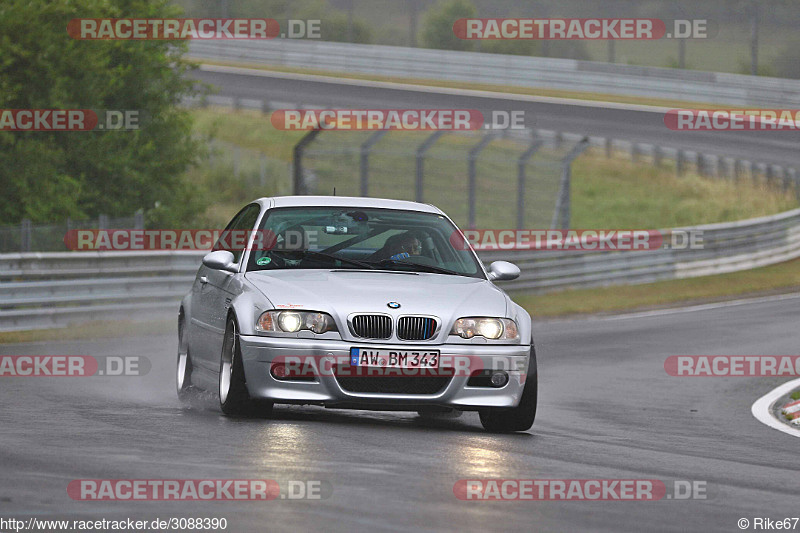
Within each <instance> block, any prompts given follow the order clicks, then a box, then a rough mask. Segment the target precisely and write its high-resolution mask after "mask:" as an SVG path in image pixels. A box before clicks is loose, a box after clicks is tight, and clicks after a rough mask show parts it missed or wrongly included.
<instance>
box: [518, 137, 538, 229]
mask: <svg viewBox="0 0 800 533" xmlns="http://www.w3.org/2000/svg"><path fill="white" fill-rule="evenodd" d="M542 144H544V141H542V140H541V139H534V140H533V141H531V145H530V146H529V147H528V149H527V150H525V152H523V153H522V155H521V156H519V160H518V161H517V229H525V165H527V164H528V160H529V159H530V158H531V157H533V154H535V153H536V151H537V150H538V149H539V148H540V147H541V146H542Z"/></svg>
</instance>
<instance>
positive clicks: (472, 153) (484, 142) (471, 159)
mask: <svg viewBox="0 0 800 533" xmlns="http://www.w3.org/2000/svg"><path fill="white" fill-rule="evenodd" d="M493 139H494V136H493V135H492V134H491V133H487V134H486V135H484V136H483V138H482V139H481V140H480V141H478V144H476V145H475V146H473V147H472V148H470V149H469V154H468V155H467V176H468V184H467V189H468V193H467V198H468V199H467V202H468V206H469V211H468V213H467V227H469V229H475V201H476V194H475V188H476V186H477V185H476V181H477V175H476V174H477V170H476V168H475V166H476V161H477V159H478V155H480V153H481V150H483V149H484V148H486V147H487V146H488V145H489V143H490V142H492V140H493Z"/></svg>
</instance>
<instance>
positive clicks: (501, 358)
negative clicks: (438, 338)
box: [239, 335, 536, 410]
mask: <svg viewBox="0 0 800 533" xmlns="http://www.w3.org/2000/svg"><path fill="white" fill-rule="evenodd" d="M239 343H240V347H241V354H242V362H243V364H244V370H245V378H246V380H247V389H248V392H249V393H250V396H251V397H252V398H257V399H265V400H270V401H273V402H275V403H295V404H318V405H324V406H328V407H342V408H354V409H357V408H363V409H392V410H404V409H407V410H416V409H420V408H424V407H429V406H437V407H450V408H455V409H461V410H476V409H479V408H483V407H516V406H517V404H518V403H519V400H520V398H521V396H522V390H523V388H524V386H525V380H526V376H527V373H528V369H529V365H530V364H531V362H530V348H531V347H530V346H528V345H511V346H508V345H489V344H485V345H477V344H476V345H472V344H440V345H425V346H419V345H418V346H414V345H398V344H385V345H384V344H374V343H358V342H351V341H341V340H318V339H306V338H303V339H297V338H277V337H261V336H253V335H241V336H240V339H239ZM351 347H374V348H381V349H385V348H389V349H391V348H396V349H403V350H410V349H426V350H430V349H435V350H438V351H439V352H440V353H441V359H442V360H445V359H447V358H469V360H470V361H473V362H474V363H475V364H476V365H480V367H481V368H483V369H492V370H504V371H505V372H506V373H507V374H508V382H507V383H506V384H505V385H504V386H503V387H498V388H494V387H486V386H468V385H467V381H468V380H469V372H463V371H461V372H455V375H454V376H453V377H452V378H450V379H449V382H447V384H446V386H444V387H443V388H442V389H441V390H439V391H437V392H436V393H434V394H399V393H385V392H353V391H352V390H346V389H345V388H343V387H342V384H341V383H340V382H339V379H337V376H335V375H333V373H332V372H326V371H322V372H319V374H318V375H317V376H316V377H315V379H314V381H284V380H279V379H276V378H275V377H274V376H273V375H272V374H271V373H270V367H271V364H272V363H273V362H275V361H284V360H286V358H287V357H296V356H303V357H309V358H313V359H314V360H316V361H319V362H324V361H326V360H327V361H329V362H333V361H338V362H340V361H342V360H343V359H348V358H349V356H350V348H351ZM533 364H534V365H535V364H536V363H535V361H534V362H533ZM532 370H533V371H535V366H534V368H533V369H532ZM361 379H373V378H371V377H363V378H361ZM397 379H425V378H397Z"/></svg>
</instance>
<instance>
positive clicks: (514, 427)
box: [480, 343, 539, 433]
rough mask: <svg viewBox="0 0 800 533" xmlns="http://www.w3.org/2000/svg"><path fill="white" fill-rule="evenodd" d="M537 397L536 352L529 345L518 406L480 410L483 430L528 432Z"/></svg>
mask: <svg viewBox="0 0 800 533" xmlns="http://www.w3.org/2000/svg"><path fill="white" fill-rule="evenodd" d="M538 396H539V373H538V372H537V371H536V351H535V350H534V348H533V343H531V361H530V364H529V367H528V375H527V377H526V378H525V387H524V388H523V389H522V398H520V400H519V405H517V406H516V407H511V408H496V407H490V408H488V409H483V410H481V411H480V417H481V424H482V425H483V428H484V429H485V430H487V431H492V432H495V433H511V432H514V431H527V430H529V429H530V428H531V426H533V421H534V420H535V419H536V404H537V401H538Z"/></svg>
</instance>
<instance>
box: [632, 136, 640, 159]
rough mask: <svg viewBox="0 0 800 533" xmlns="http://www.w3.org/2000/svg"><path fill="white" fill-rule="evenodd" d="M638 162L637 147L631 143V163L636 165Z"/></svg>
mask: <svg viewBox="0 0 800 533" xmlns="http://www.w3.org/2000/svg"><path fill="white" fill-rule="evenodd" d="M637 161H639V146H638V145H637V144H636V143H635V142H633V141H631V162H632V163H636V162H637Z"/></svg>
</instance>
